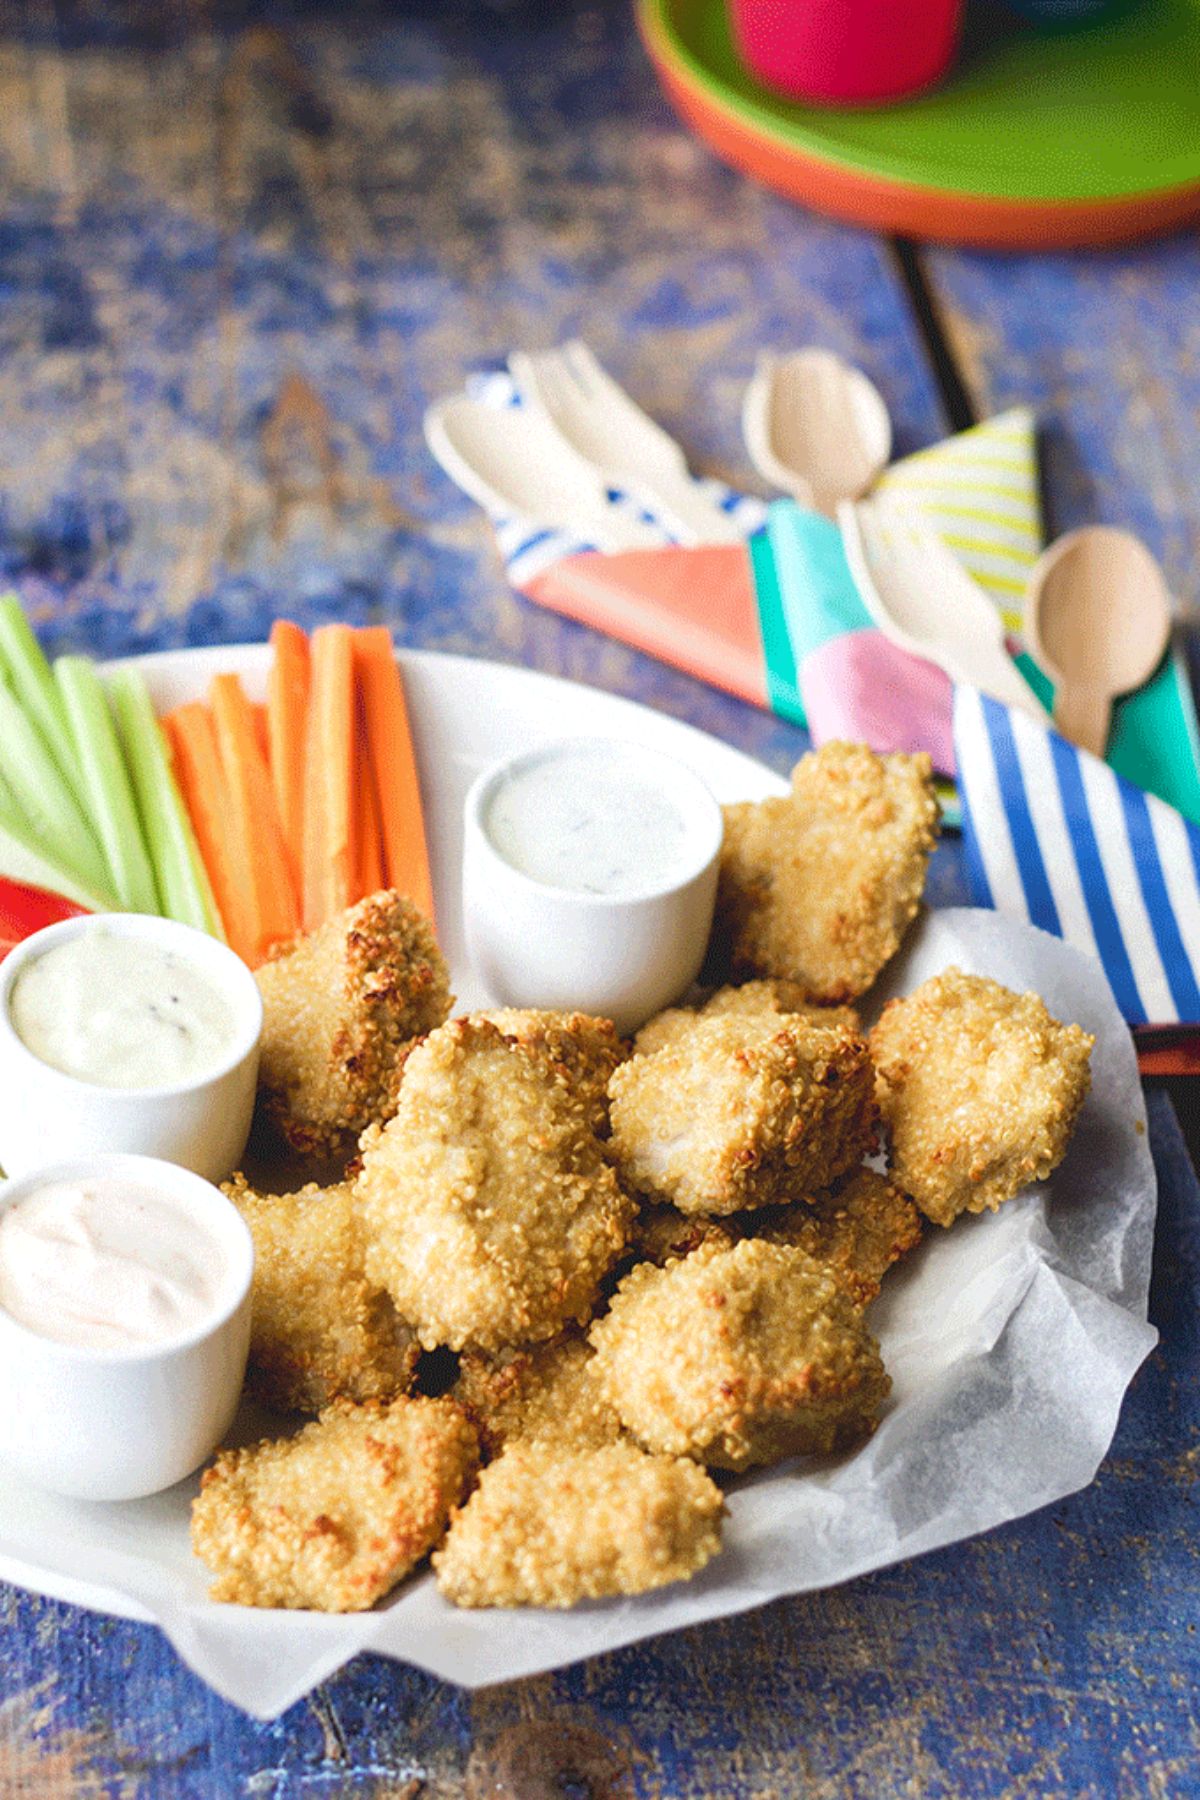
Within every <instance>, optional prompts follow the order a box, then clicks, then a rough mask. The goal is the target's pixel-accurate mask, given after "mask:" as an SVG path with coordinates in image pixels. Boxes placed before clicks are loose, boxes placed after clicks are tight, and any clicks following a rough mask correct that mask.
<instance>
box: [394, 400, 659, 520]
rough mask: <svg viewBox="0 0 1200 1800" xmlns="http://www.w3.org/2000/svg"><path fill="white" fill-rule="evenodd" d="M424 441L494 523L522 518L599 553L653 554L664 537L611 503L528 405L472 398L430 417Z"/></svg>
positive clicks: (592, 474) (438, 406)
mask: <svg viewBox="0 0 1200 1800" xmlns="http://www.w3.org/2000/svg"><path fill="white" fill-rule="evenodd" d="M425 441H426V443H427V444H428V445H429V448H430V449H431V450H432V451H433V454H434V456H435V457H436V458H437V460H438V462H439V463H440V464H441V465H442V468H443V469H444V470H445V471H446V473H447V475H449V477H450V479H451V481H454V482H456V483H457V484H458V486H459V487H460V488H461V489H462V490H463V493H464V494H469V495H470V497H471V499H472V500H474V501H476V502H477V504H478V505H480V506H482V507H483V509H484V511H485V512H487V513H490V514H491V516H492V517H493V518H494V519H506V518H513V517H518V518H521V519H525V520H527V521H528V522H529V524H531V525H534V526H537V527H539V528H541V529H542V530H547V531H566V532H570V533H571V534H572V535H573V536H574V537H577V538H581V539H584V540H586V541H587V542H589V543H593V544H595V545H596V546H597V548H598V549H600V550H610V551H616V550H648V549H655V548H657V547H658V546H659V545H661V544H663V543H665V542H666V539H665V537H664V535H663V533H662V532H661V531H659V530H657V529H656V528H655V527H654V526H652V525H648V524H646V523H645V522H644V521H643V520H641V519H639V518H637V517H636V516H635V514H634V513H632V512H623V511H622V510H621V509H620V508H619V507H617V506H615V505H614V504H613V502H612V501H611V500H610V499H609V497H608V494H607V492H606V491H605V487H604V483H603V481H602V480H601V479H600V477H599V476H598V475H597V473H596V471H595V470H594V469H593V468H592V467H591V465H590V464H589V463H586V462H585V461H584V460H583V458H582V457H579V456H576V455H575V454H574V452H573V451H571V450H569V449H564V447H563V446H562V444H561V443H560V442H559V438H558V434H557V432H555V431H553V430H552V429H551V427H550V426H549V425H547V424H546V422H545V421H544V420H543V419H542V418H541V416H540V415H539V414H537V413H534V412H531V411H530V409H529V408H528V407H525V406H503V407H497V406H487V405H485V404H484V402H483V401H481V400H472V399H471V398H470V397H469V396H468V395H467V394H454V395H451V396H450V397H448V398H447V399H445V400H438V401H435V403H434V404H433V405H432V406H431V407H430V408H429V410H428V411H427V412H426V414H425Z"/></svg>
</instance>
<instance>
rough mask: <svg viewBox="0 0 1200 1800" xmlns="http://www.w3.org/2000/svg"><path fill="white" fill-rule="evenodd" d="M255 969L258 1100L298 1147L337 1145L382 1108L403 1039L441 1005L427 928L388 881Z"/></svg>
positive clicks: (324, 1150)
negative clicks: (259, 1024)
mask: <svg viewBox="0 0 1200 1800" xmlns="http://www.w3.org/2000/svg"><path fill="white" fill-rule="evenodd" d="M255 979H256V980H257V982H258V986H259V992H260V993H261V994H262V998H263V1009H264V1017H263V1037H262V1058H261V1062H260V1065H259V1095H260V1102H261V1106H262V1110H263V1112H264V1113H265V1115H266V1117H267V1119H268V1120H269V1122H270V1123H271V1124H272V1125H273V1126H274V1127H275V1129H276V1130H277V1131H278V1132H279V1133H280V1135H281V1136H282V1137H283V1138H284V1139H285V1140H286V1142H287V1143H288V1144H290V1145H291V1147H292V1148H293V1149H294V1150H297V1151H299V1152H300V1153H301V1154H302V1155H312V1156H336V1155H342V1154H346V1153H347V1152H349V1151H350V1150H352V1149H353V1146H354V1141H355V1139H356V1138H357V1137H358V1135H359V1133H360V1132H361V1131H363V1130H364V1129H365V1127H366V1126H368V1125H369V1124H371V1123H372V1121H373V1120H376V1119H384V1118H387V1116H388V1115H389V1114H390V1113H391V1111H392V1109H393V1106H394V1104H395V1095H396V1087H397V1085H398V1082H399V1078H400V1069H401V1067H402V1065H403V1060H404V1058H403V1053H404V1048H405V1045H406V1044H408V1043H409V1041H410V1040H411V1039H413V1038H415V1037H419V1036H421V1035H422V1033H424V1032H426V1031H432V1030H433V1028H434V1026H435V1025H440V1024H441V1022H442V1020H443V1019H444V1018H445V1017H446V1015H447V1013H448V1012H449V1011H450V1001H451V996H450V984H449V976H448V972H447V969H446V963H445V960H444V958H443V956H442V953H441V951H440V950H439V949H438V946H437V941H436V939H435V938H434V935H433V927H432V926H431V925H430V924H429V922H428V920H427V919H426V918H425V917H424V915H423V914H422V913H421V912H419V911H418V909H417V908H416V907H415V906H414V905H413V904H412V902H411V901H410V900H406V899H405V897H404V896H403V894H399V893H394V892H392V891H390V890H384V891H383V892H381V893H378V894H369V895H368V896H367V898H366V899H365V900H360V901H359V902H358V904H357V905H356V906H352V907H350V908H349V909H348V910H347V911H346V912H344V913H339V914H338V916H337V917H336V918H334V919H330V920H328V921H327V922H326V923H325V924H324V925H321V926H319V927H318V929H317V930H316V931H313V932H310V933H309V934H308V935H307V936H305V937H298V938H294V939H293V940H292V942H291V943H290V944H286V945H284V946H283V947H282V949H281V950H279V952H278V953H277V954H276V955H275V956H274V957H273V958H272V960H271V961H270V962H266V963H264V964H263V966H262V967H261V968H260V969H259V970H257V971H256V975H255Z"/></svg>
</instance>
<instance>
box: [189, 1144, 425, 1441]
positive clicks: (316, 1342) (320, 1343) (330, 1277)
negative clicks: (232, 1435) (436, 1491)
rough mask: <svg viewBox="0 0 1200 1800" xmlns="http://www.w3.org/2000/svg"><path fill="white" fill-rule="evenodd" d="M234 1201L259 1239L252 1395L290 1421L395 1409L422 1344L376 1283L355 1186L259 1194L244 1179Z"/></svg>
mask: <svg viewBox="0 0 1200 1800" xmlns="http://www.w3.org/2000/svg"><path fill="white" fill-rule="evenodd" d="M225 1192H226V1193H227V1194H228V1195H229V1197H230V1199H231V1200H232V1201H233V1203H234V1205H235V1206H236V1207H237V1208H238V1210H239V1212H240V1213H241V1214H242V1217H243V1218H244V1219H245V1221H246V1223H247V1225H248V1226H249V1227H250V1235H251V1237H252V1238H253V1239H254V1287H253V1294H252V1302H251V1326H250V1361H249V1365H248V1367H247V1371H246V1379H247V1385H248V1386H249V1388H250V1391H251V1393H253V1394H254V1395H255V1397H256V1398H257V1399H258V1400H261V1401H262V1403H263V1405H264V1406H271V1407H275V1408H277V1409H279V1410H281V1411H296V1412H314V1413H315V1412H320V1411H321V1409H322V1407H325V1406H328V1404H329V1402H330V1401H331V1400H335V1399H338V1398H344V1399H348V1400H391V1399H394V1397H395V1396H396V1395H397V1394H402V1393H404V1392H405V1391H406V1390H407V1388H408V1387H409V1384H410V1383H411V1381H412V1377H413V1373H414V1371H415V1369H416V1366H417V1361H418V1359H419V1357H420V1354H421V1346H420V1345H419V1344H418V1342H417V1339H416V1334H415V1333H414V1332H413V1331H411V1330H410V1329H409V1327H408V1326H407V1325H406V1324H405V1323H404V1321H403V1319H401V1318H399V1317H398V1315H397V1313H396V1309H395V1307H394V1306H393V1305H392V1302H391V1300H390V1299H389V1298H388V1296H387V1295H386V1294H385V1293H384V1292H383V1291H382V1290H381V1289H380V1288H378V1287H376V1286H375V1285H374V1284H373V1283H372V1282H370V1281H368V1280H367V1277H366V1274H365V1272H364V1269H363V1241H362V1227H361V1222H360V1220H359V1216H358V1206H357V1203H356V1201H355V1198H354V1187H353V1183H351V1182H341V1183H339V1184H338V1185H337V1186H334V1187H328V1188H321V1187H318V1186H317V1185H316V1184H315V1183H311V1184H310V1185H309V1186H308V1187H305V1188H301V1189H300V1190H299V1192H298V1193H294V1194H260V1193H257V1192H256V1191H255V1190H254V1189H253V1188H252V1187H250V1186H248V1185H247V1183H246V1181H245V1180H244V1179H243V1177H242V1176H240V1175H237V1176H235V1177H234V1178H233V1180H232V1181H231V1182H229V1183H227V1184H226V1187H225Z"/></svg>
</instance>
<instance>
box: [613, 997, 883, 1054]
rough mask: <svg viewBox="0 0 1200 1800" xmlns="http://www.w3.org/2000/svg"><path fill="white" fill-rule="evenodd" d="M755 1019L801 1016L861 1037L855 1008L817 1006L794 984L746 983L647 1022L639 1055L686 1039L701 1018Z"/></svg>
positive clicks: (639, 1038)
mask: <svg viewBox="0 0 1200 1800" xmlns="http://www.w3.org/2000/svg"><path fill="white" fill-rule="evenodd" d="M730 1015H733V1016H735V1017H745V1016H752V1017H755V1018H776V1019H783V1018H789V1017H799V1018H802V1019H807V1020H808V1021H809V1023H810V1024H812V1025H827V1026H829V1028H830V1029H831V1030H835V1031H841V1032H844V1033H846V1034H847V1035H848V1036H850V1037H861V1036H862V1021H861V1020H860V1019H859V1016H858V1014H857V1013H856V1012H855V1010H854V1008H853V1007H852V1006H814V1005H812V1004H811V1003H810V1002H809V1001H808V1000H806V999H805V997H804V991H803V989H802V988H800V987H798V986H797V984H796V983H795V982H794V981H778V980H775V979H770V980H765V981H746V982H743V983H742V985H741V987H721V988H718V989H717V991H716V993H714V994H710V995H709V997H708V999H707V1000H705V1001H704V1003H703V1005H701V1006H698V1007H691V1006H669V1007H668V1008H667V1010H666V1011H665V1012H660V1013H656V1014H655V1015H654V1017H653V1018H652V1019H648V1020H647V1021H646V1023H645V1024H644V1025H643V1026H642V1029H641V1030H640V1031H639V1032H638V1034H637V1037H636V1038H635V1040H634V1049H635V1051H636V1052H637V1054H638V1055H639V1056H649V1055H651V1053H652V1052H653V1051H655V1050H662V1049H665V1047H666V1046H667V1044H669V1043H672V1042H679V1041H682V1040H683V1039H685V1038H686V1036H687V1034H688V1032H689V1031H690V1030H691V1028H692V1026H693V1025H694V1024H695V1023H696V1021H697V1020H698V1019H715V1018H722V1017H729V1016H730Z"/></svg>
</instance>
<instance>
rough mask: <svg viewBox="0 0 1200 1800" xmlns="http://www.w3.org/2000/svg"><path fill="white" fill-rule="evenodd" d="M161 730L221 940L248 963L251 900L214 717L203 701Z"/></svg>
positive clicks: (184, 708)
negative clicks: (227, 799)
mask: <svg viewBox="0 0 1200 1800" xmlns="http://www.w3.org/2000/svg"><path fill="white" fill-rule="evenodd" d="M162 725H163V729H164V731H165V732H166V734H167V742H168V744H169V745H170V747H171V760H172V764H173V767H174V771H175V779H176V780H177V781H178V783H179V788H180V792H181V793H182V794H183V798H184V802H185V804H186V806H187V809H188V815H189V817H190V818H191V821H192V830H193V831H194V832H195V834H196V842H197V843H198V844H199V846H200V854H201V856H202V857H203V859H204V867H205V869H206V871H207V873H208V879H209V882H210V884H211V886H212V891H213V895H214V898H215V899H216V902H217V910H218V912H219V913H220V915H221V922H222V924H223V925H224V927H225V935H226V937H227V938H228V939H229V942H230V945H231V946H232V948H233V949H234V950H236V951H237V953H238V955H239V956H240V957H242V959H243V960H244V961H246V962H252V961H253V960H254V958H255V939H254V926H253V920H252V916H251V906H250V896H249V893H248V891H247V889H246V887H245V886H244V885H243V883H242V881H241V880H240V879H239V874H238V866H237V858H236V854H235V850H234V845H233V842H232V839H231V835H230V818H229V809H228V807H227V806H226V804H225V775H224V772H223V770H222V768H221V753H220V751H219V750H218V748H217V734H216V730H215V728H214V726H213V720H212V714H211V713H210V712H209V710H208V708H207V706H205V705H204V704H203V702H202V701H199V700H193V701H190V702H189V703H188V705H186V706H179V707H176V709H175V711H174V712H171V713H168V714H167V716H166V717H165V718H164V719H163V721H162Z"/></svg>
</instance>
